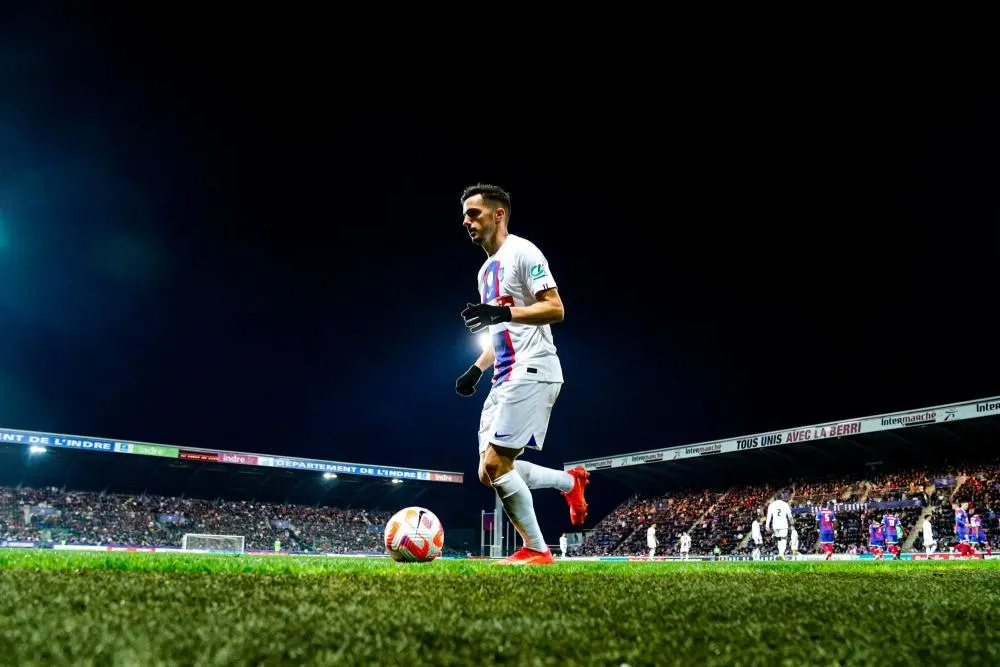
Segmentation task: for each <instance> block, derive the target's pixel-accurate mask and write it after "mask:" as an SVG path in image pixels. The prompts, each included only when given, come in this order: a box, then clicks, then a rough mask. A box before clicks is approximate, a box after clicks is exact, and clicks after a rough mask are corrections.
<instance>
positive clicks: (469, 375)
mask: <svg viewBox="0 0 1000 667" xmlns="http://www.w3.org/2000/svg"><path fill="white" fill-rule="evenodd" d="M482 376H483V372H482V371H481V370H479V367H478V366H476V365H475V364H472V365H471V366H469V370H467V371H465V372H464V373H462V377H460V378H458V379H457V380H455V391H457V392H458V393H459V394H461V395H462V396H472V395H473V394H475V393H476V383H477V382H479V378H481V377H482Z"/></svg>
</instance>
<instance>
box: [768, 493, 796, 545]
mask: <svg viewBox="0 0 1000 667" xmlns="http://www.w3.org/2000/svg"><path fill="white" fill-rule="evenodd" d="M793 523H795V522H794V521H793V520H792V508H791V507H789V506H788V503H786V502H785V501H784V500H781V499H780V498H775V499H774V500H772V501H771V504H770V505H768V506H767V523H766V525H765V526H764V527H765V528H767V530H768V531H769V532H770V531H771V530H772V529H773V530H774V536H775V538H777V540H778V558H780V559H781V560H785V544H786V542H787V538H788V527H789V526H791V525H792V524H793Z"/></svg>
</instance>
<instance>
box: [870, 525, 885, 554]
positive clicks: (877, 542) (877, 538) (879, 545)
mask: <svg viewBox="0 0 1000 667" xmlns="http://www.w3.org/2000/svg"><path fill="white" fill-rule="evenodd" d="M884 548H885V528H883V527H882V524H880V523H879V522H878V519H874V518H873V519H872V525H870V526H868V549H869V551H871V552H872V553H873V554H875V558H878V559H879V560H881V559H882V557H883V556H884V555H885V554H884V553H883V551H882V550H883V549H884Z"/></svg>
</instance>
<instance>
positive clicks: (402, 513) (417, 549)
mask: <svg viewBox="0 0 1000 667" xmlns="http://www.w3.org/2000/svg"><path fill="white" fill-rule="evenodd" d="M442 548H444V526H442V525H441V522H440V521H439V520H438V518H437V516H435V515H434V513H433V512H431V511H430V510H429V509H425V508H423V507H406V508H404V509H401V510H399V511H398V512H396V513H395V514H394V515H393V516H392V518H391V519H389V523H387V524H386V525H385V550H386V551H387V552H389V557H390V558H392V559H393V560H395V561H405V562H411V563H426V562H428V561H432V560H434V559H435V558H437V557H438V556H440V555H441V549H442Z"/></svg>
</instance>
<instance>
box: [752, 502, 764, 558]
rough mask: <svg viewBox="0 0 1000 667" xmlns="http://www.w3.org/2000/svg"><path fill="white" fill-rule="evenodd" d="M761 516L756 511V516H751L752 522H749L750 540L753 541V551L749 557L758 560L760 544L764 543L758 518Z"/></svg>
mask: <svg viewBox="0 0 1000 667" xmlns="http://www.w3.org/2000/svg"><path fill="white" fill-rule="evenodd" d="M762 518H763V517H762V516H761V514H760V513H759V512H758V513H757V516H755V517H754V518H753V523H751V524H750V540H751V541H752V542H753V553H752V554H751V557H752V558H753V559H754V560H760V546H761V545H762V544H764V536H763V535H761V532H760V520H761V519H762Z"/></svg>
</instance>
